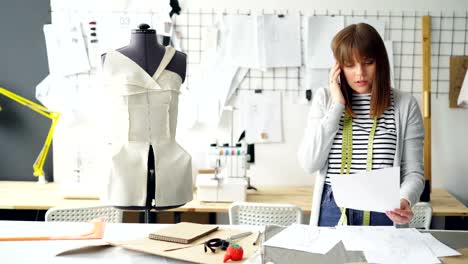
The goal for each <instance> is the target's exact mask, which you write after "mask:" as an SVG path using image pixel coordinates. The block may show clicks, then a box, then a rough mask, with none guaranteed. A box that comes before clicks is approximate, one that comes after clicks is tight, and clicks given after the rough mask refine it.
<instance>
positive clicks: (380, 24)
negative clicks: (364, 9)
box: [346, 17, 385, 40]
mask: <svg viewBox="0 0 468 264" xmlns="http://www.w3.org/2000/svg"><path fill="white" fill-rule="evenodd" d="M358 23H366V24H369V25H371V26H372V27H373V28H375V30H377V32H378V33H379V35H380V37H381V38H382V40H385V22H384V21H381V20H378V19H376V18H362V17H346V26H349V25H351V24H358Z"/></svg>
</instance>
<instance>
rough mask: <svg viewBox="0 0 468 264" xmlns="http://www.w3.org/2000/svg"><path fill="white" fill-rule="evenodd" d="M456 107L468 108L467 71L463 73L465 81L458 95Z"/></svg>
mask: <svg viewBox="0 0 468 264" xmlns="http://www.w3.org/2000/svg"><path fill="white" fill-rule="evenodd" d="M457 104H458V106H461V107H465V108H468V70H467V71H466V73H465V79H463V84H462V87H461V90H460V94H459V95H458V100H457Z"/></svg>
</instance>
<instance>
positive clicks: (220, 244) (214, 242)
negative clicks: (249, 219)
mask: <svg viewBox="0 0 468 264" xmlns="http://www.w3.org/2000/svg"><path fill="white" fill-rule="evenodd" d="M251 234H252V232H244V233H240V234H237V235H233V236H230V237H228V238H227V239H221V238H212V239H210V240H208V241H206V242H205V243H203V245H204V247H203V248H204V250H205V252H207V251H208V249H210V251H211V252H212V253H215V252H216V249H217V248H220V249H221V250H226V249H227V247H228V246H229V244H230V243H231V241H233V240H236V239H239V238H242V237H246V236H249V235H251Z"/></svg>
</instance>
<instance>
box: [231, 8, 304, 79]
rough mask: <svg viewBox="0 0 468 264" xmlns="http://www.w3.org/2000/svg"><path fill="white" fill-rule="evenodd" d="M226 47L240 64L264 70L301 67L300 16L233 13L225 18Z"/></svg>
mask: <svg viewBox="0 0 468 264" xmlns="http://www.w3.org/2000/svg"><path fill="white" fill-rule="evenodd" d="M224 21H225V25H226V28H227V34H228V37H227V50H228V53H227V54H229V55H230V56H231V59H232V61H234V62H235V63H236V64H238V65H239V66H240V67H245V68H254V69H260V70H263V71H265V70H266V69H267V68H272V67H300V66H301V63H302V62H301V40H300V16H299V14H294V15H282V16H281V17H280V16H278V15H261V16H257V15H250V16H245V15H230V16H226V18H225V20H224Z"/></svg>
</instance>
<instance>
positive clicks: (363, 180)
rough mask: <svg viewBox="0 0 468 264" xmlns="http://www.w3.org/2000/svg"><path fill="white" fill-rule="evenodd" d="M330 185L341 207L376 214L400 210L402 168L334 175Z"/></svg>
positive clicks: (331, 177)
mask: <svg viewBox="0 0 468 264" xmlns="http://www.w3.org/2000/svg"><path fill="white" fill-rule="evenodd" d="M330 182H331V185H332V189H333V195H334V197H335V201H336V204H337V205H338V206H339V207H346V208H352V209H357V210H366V211H375V212H385V211H387V210H393V209H395V208H400V167H390V168H385V169H379V170H373V171H370V172H363V173H356V174H350V175H332V176H330Z"/></svg>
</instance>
